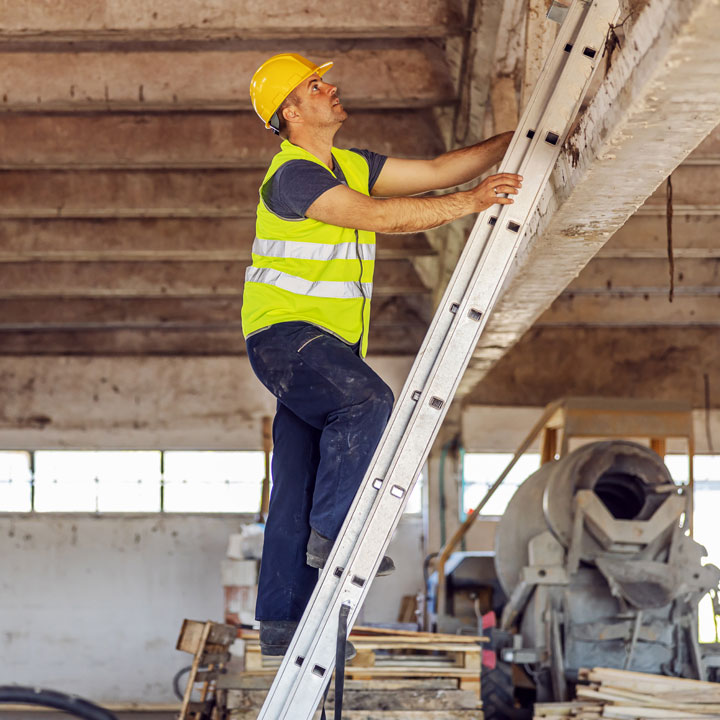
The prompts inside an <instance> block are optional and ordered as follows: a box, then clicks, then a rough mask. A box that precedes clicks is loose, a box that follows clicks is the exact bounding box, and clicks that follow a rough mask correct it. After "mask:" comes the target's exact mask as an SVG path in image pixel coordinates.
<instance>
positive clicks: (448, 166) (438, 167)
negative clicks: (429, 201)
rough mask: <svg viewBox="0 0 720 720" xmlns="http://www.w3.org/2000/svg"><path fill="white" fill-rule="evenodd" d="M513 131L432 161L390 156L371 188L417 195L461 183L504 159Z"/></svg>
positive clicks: (378, 191) (393, 194) (384, 192)
mask: <svg viewBox="0 0 720 720" xmlns="http://www.w3.org/2000/svg"><path fill="white" fill-rule="evenodd" d="M512 136H513V133H512V132H506V133H502V134H500V135H495V136H494V137H491V138H489V139H487V140H484V141H483V142H481V143H478V144H477V145H471V146H470V147H466V148H459V149H458V150H451V151H450V152H447V153H444V154H443V155H439V156H438V157H436V158H434V159H432V160H404V159H401V158H388V159H387V160H386V161H385V165H383V169H382V170H381V171H380V175H379V176H378V179H377V181H376V182H375V185H374V186H373V189H372V194H373V196H375V197H396V196H398V195H417V194H418V193H424V192H427V191H428V190H442V189H444V188H449V187H454V186H455V185H462V184H463V183H466V182H469V181H470V180H473V179H474V178H476V177H478V176H479V175H482V174H483V173H484V172H486V171H487V170H489V169H490V168H491V167H492V166H493V165H497V163H499V162H500V160H502V158H503V156H504V155H505V151H506V150H507V148H508V145H509V144H510V141H511V140H512Z"/></svg>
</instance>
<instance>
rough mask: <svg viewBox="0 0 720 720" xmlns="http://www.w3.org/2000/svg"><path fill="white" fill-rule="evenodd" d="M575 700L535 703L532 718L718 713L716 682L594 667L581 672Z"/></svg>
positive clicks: (682, 718)
mask: <svg viewBox="0 0 720 720" xmlns="http://www.w3.org/2000/svg"><path fill="white" fill-rule="evenodd" d="M580 682H581V683H582V684H578V685H577V687H576V689H575V695H576V699H575V700H574V701H573V702H566V703H536V704H535V713H534V717H535V718H536V720H575V719H577V720H598V719H599V718H609V719H610V720H636V719H638V720H639V719H641V718H642V719H643V720H645V719H647V720H710V719H711V718H720V683H711V682H701V681H699V680H690V679H685V678H674V677H665V676H663V675H649V674H647V673H638V672H629V671H626V670H613V669H610V668H594V669H592V670H581V671H580Z"/></svg>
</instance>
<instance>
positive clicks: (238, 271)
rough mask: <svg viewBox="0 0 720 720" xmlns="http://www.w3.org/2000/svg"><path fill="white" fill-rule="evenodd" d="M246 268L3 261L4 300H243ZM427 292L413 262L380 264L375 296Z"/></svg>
mask: <svg viewBox="0 0 720 720" xmlns="http://www.w3.org/2000/svg"><path fill="white" fill-rule="evenodd" d="M246 267H247V263H244V262H243V263H241V262H169V261H168V262H150V261H148V262H88V263H72V262H48V263H33V262H29V263H22V262H19V263H2V264H0V298H13V297H16V298H17V297H57V296H65V297H178V298H189V297H208V296H213V295H224V296H236V297H240V296H241V295H242V287H243V282H244V279H245V268H246ZM426 291H427V289H426V287H425V286H424V285H423V283H422V282H421V280H420V278H419V277H418V275H417V273H416V272H415V270H414V268H413V266H412V263H410V261H408V260H385V261H382V262H379V263H378V264H377V267H376V270H375V278H374V295H375V296H382V295H403V294H422V293H424V292H426Z"/></svg>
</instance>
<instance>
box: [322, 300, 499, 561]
mask: <svg viewBox="0 0 720 720" xmlns="http://www.w3.org/2000/svg"><path fill="white" fill-rule="evenodd" d="M498 290H499V288H498ZM458 381H459V380H458ZM423 462H424V459H423ZM418 472H419V470H418ZM411 482H414V478H411ZM396 488H397V486H396ZM388 541H389V538H388ZM378 561H379V557H378ZM329 564H330V565H331V566H332V565H334V563H329Z"/></svg>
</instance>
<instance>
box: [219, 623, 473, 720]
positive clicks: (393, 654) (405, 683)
mask: <svg viewBox="0 0 720 720" xmlns="http://www.w3.org/2000/svg"><path fill="white" fill-rule="evenodd" d="M239 636H240V638H241V639H242V640H243V642H244V645H245V648H244V662H243V668H242V670H241V671H235V672H233V671H232V670H231V672H230V673H228V675H226V676H225V677H223V678H222V679H221V681H220V683H219V687H222V688H224V689H227V691H228V699H227V702H228V709H230V710H231V714H230V717H231V718H232V719H233V720H249V719H250V718H255V717H256V716H257V712H258V710H259V708H260V707H261V705H262V702H263V700H264V698H265V695H266V694H267V690H268V688H269V687H270V684H271V683H272V679H273V677H274V675H275V673H276V671H277V669H278V667H279V666H280V662H281V658H272V657H263V656H262V655H261V654H260V644H259V640H258V633H257V631H251V630H244V629H242V630H240V631H239ZM351 640H352V643H353V645H354V646H355V648H356V650H357V656H356V657H355V658H354V659H353V660H352V661H351V663H350V664H348V665H347V667H346V668H345V676H346V681H345V700H344V702H343V719H344V720H421V719H422V720H425V719H426V718H427V720H480V719H481V718H482V710H481V707H482V705H481V701H480V672H481V658H482V645H481V643H482V642H483V641H484V640H485V638H482V637H470V636H458V635H440V634H435V633H419V632H411V631H401V630H386V629H377V628H369V627H356V628H355V629H354V630H353V633H352V635H351ZM332 697H333V696H332V691H331V693H330V696H329V698H328V700H329V705H330V707H332ZM253 712H254V713H255V714H254V715H253Z"/></svg>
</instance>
